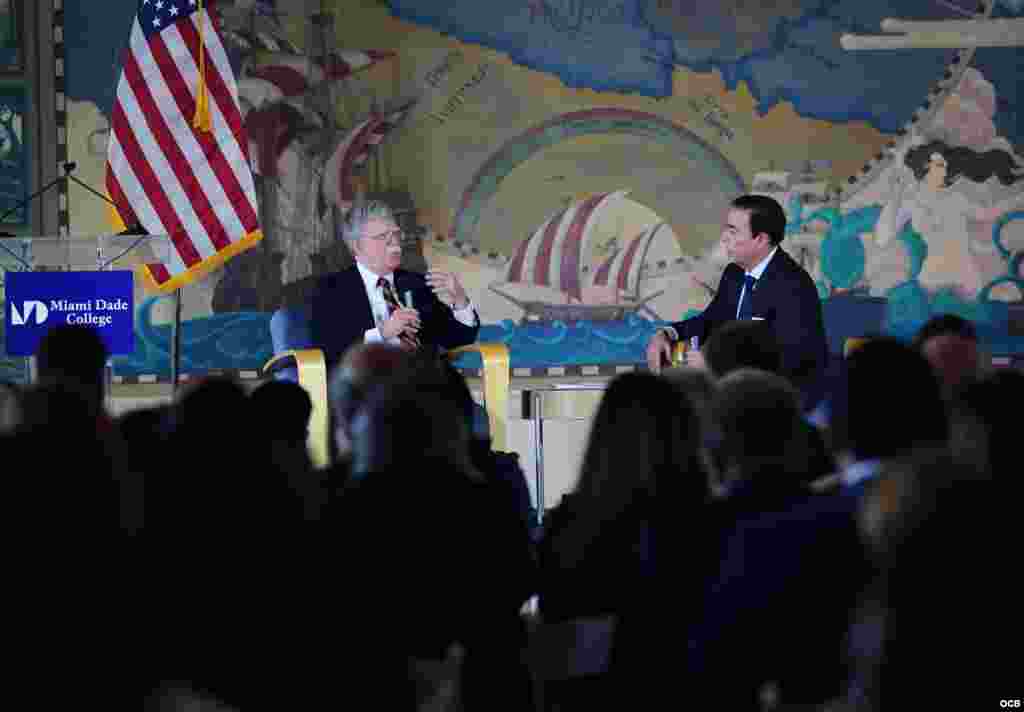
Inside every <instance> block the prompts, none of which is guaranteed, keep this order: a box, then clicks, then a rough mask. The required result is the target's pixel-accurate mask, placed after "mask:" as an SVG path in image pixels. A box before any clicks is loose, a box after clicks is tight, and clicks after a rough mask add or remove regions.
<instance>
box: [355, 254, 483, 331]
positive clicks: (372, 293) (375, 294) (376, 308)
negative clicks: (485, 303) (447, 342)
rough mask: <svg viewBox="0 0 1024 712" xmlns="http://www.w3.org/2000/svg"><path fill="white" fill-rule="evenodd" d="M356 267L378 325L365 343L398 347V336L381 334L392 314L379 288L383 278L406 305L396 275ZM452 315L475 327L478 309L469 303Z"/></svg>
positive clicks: (454, 311)
mask: <svg viewBox="0 0 1024 712" xmlns="http://www.w3.org/2000/svg"><path fill="white" fill-rule="evenodd" d="M356 267H358V268H359V276H361V277H362V278H363V286H364V287H365V288H366V296H367V298H368V299H369V300H370V311H372V312H373V321H374V323H376V324H377V326H375V327H374V328H372V329H367V330H366V333H365V334H364V335H363V341H365V342H366V343H368V344H369V343H373V342H378V341H387V342H388V343H389V344H394V345H395V346H398V345H399V344H400V343H401V341H400V340H399V339H398V337H397V336H392V337H391V338H390V339H385V338H384V337H383V336H382V335H381V333H380V327H381V325H382V324H383V323H384V322H385V321H387V320H388V319H389V318H390V314H388V303H387V300H386V299H384V291H383V290H382V289H380V288H379V287H378V286H377V280H378V279H379V278H380V277H382V276H383V277H384V279H386V280H387V281H388V282H390V283H391V289H392V291H394V292H395V296H396V297H398V301H400V302H402V303H403V305H404V303H405V295H404V294H399V293H398V290H396V289H395V275H394V273H391V274H385V275H376V274H374V273H373V272H371V271H370V270H369V269H367V268H366V267H365V266H364V265H363V264H362V263H360V262H356ZM467 299H468V296H467ZM452 313H453V314H454V315H455V318H456V319H457V320H458V321H459V322H461V323H462V324H465V325H466V326H473V325H475V324H476V309H475V308H474V307H473V302H472V301H469V302H468V303H467V304H466V306H464V307H463V308H462V309H455V308H454V307H453V308H452Z"/></svg>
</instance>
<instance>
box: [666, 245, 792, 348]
mask: <svg viewBox="0 0 1024 712" xmlns="http://www.w3.org/2000/svg"><path fill="white" fill-rule="evenodd" d="M778 250H779V248H778V245H776V246H775V247H773V248H772V251H771V252H769V253H768V256H767V257H765V258H764V259H763V260H761V261H760V262H758V263H757V265H756V266H755V267H754V269H752V270H750V271H749V272H744V273H743V274H744V275H748V274H749V275H751V276H753V278H754V279H761V275H763V274H764V271H765V270H766V269H767V268H768V263H769V262H771V261H772V257H775V253H776V252H778ZM755 286H756V285H755ZM746 294H747V283H746V281H744V282H743V286H742V287H741V288H740V300H739V302H737V303H736V316H737V317H738V316H739V315H740V307H741V306H743V298H744V297H745V296H746ZM661 331H664V332H665V333H666V334H668V337H669V338H670V339H671V340H672V341H678V340H679V333H678V332H676V330H675V327H672V326H663V327H661Z"/></svg>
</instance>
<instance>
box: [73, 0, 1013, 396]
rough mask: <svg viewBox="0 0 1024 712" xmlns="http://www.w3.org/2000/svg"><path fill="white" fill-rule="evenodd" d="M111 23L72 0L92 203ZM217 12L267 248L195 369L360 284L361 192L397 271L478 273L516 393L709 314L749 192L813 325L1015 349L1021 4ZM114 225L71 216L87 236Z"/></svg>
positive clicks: (136, 366) (404, 2)
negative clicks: (389, 222) (395, 218)
mask: <svg viewBox="0 0 1024 712" xmlns="http://www.w3.org/2000/svg"><path fill="white" fill-rule="evenodd" d="M108 4H109V8H108V9H107V10H106V11H105V14H104V17H102V18H99V17H97V16H96V15H95V14H94V12H93V10H94V3H86V2H85V1H84V0H65V2H64V6H65V23H66V25H67V28H68V29H67V30H66V31H65V36H66V37H67V38H68V47H67V54H68V77H67V86H68V100H69V124H70V125H69V141H70V144H69V150H70V152H71V156H70V158H71V160H74V161H77V162H78V165H79V169H78V176H79V177H80V178H82V179H83V180H86V181H88V182H90V183H91V184H93V185H102V184H103V181H102V176H103V157H104V156H105V144H106V132H107V130H108V123H107V114H108V113H109V110H110V106H111V104H112V103H113V91H114V87H115V85H116V80H117V75H118V72H119V69H120V65H119V62H118V60H117V55H118V52H119V51H120V47H122V46H123V43H124V38H125V37H127V31H128V25H129V23H130V20H131V17H132V12H133V10H134V6H135V4H134V0H108ZM769 5H770V7H769ZM217 7H218V8H219V10H220V12H221V18H222V20H221V21H222V31H223V33H224V35H225V39H226V40H227V41H228V43H229V45H230V47H231V51H232V61H233V63H234V64H235V67H236V72H237V74H238V77H239V87H240V91H241V95H242V102H243V108H244V111H245V112H246V126H247V128H248V131H249V138H250V143H251V149H252V150H251V155H252V157H253V159H252V160H253V168H254V171H255V173H256V174H257V180H258V182H259V186H258V190H259V195H260V201H261V206H260V207H261V210H260V212H261V215H260V217H261V223H262V226H263V229H264V232H265V234H266V235H267V238H266V239H265V240H264V243H263V244H261V246H260V248H259V249H254V250H250V251H249V252H248V253H245V254H243V255H241V256H239V257H237V258H235V259H234V260H232V261H231V262H230V263H229V264H228V266H227V267H226V268H225V269H223V270H222V271H221V272H219V273H216V274H214V275H212V276H211V277H210V278H208V279H207V280H205V281H204V282H203V283H201V284H197V285H194V286H192V287H190V288H189V289H188V290H186V293H185V316H186V321H185V329H184V348H183V358H182V369H183V370H184V371H186V372H188V371H192V370H194V371H203V370H211V369H213V370H220V369H228V370H231V369H240V370H256V369H258V368H259V367H260V366H261V365H262V364H263V362H265V360H266V359H267V358H268V357H269V356H270V353H271V348H272V347H271V343H270V337H269V329H268V323H269V319H270V315H271V313H272V312H273V310H274V309H276V308H278V307H279V306H282V305H287V304H290V303H296V302H301V300H302V299H303V296H304V294H305V293H306V291H305V290H306V289H307V287H308V285H309V284H310V282H311V280H313V279H315V278H316V277H317V276H318V275H319V274H322V273H323V272H326V271H331V270H334V269H338V268H339V267H340V266H342V265H344V264H347V261H348V260H350V259H351V258H350V256H349V255H348V254H347V252H346V250H345V249H344V246H343V245H342V243H341V242H340V239H339V237H338V235H337V231H336V225H337V224H338V219H339V217H340V216H341V215H342V214H343V213H344V211H345V210H346V209H347V207H348V205H350V204H351V201H352V200H353V198H354V196H356V195H358V194H359V193H368V194H376V195H379V196H383V197H385V198H386V199H388V200H389V201H391V202H392V204H393V205H394V206H395V207H396V208H398V209H399V211H400V218H401V222H402V226H403V229H404V231H405V244H404V246H403V247H404V252H403V257H404V260H405V264H406V265H407V266H409V267H412V268H420V269H422V268H423V267H425V266H426V265H427V264H429V265H432V266H435V267H438V268H442V269H452V270H456V271H458V272H459V273H460V274H462V275H463V278H464V282H465V284H466V286H467V290H468V291H469V292H470V295H471V297H472V299H473V301H474V302H475V304H476V305H477V307H478V310H479V311H480V314H481V317H482V319H483V322H484V327H483V329H482V332H481V340H503V341H505V342H507V343H509V344H510V346H511V347H512V357H513V366H514V367H524V368H531V367H545V366H559V365H606V364H628V363H641V362H642V361H643V352H644V346H645V344H646V342H647V339H648V338H649V337H650V335H651V334H652V333H653V331H654V329H656V328H657V326H658V325H659V324H660V323H662V322H663V321H666V320H675V319H678V318H680V317H681V316H683V315H685V314H686V313H688V312H691V311H694V310H699V309H700V308H702V307H703V305H704V304H706V303H707V301H708V300H709V299H710V297H711V296H712V295H713V292H714V289H715V285H717V282H718V277H719V275H720V274H721V271H722V269H723V268H724V267H725V257H724V254H723V252H722V251H721V249H720V247H719V245H718V233H719V230H720V227H719V226H720V222H721V219H722V214H723V211H724V209H725V207H726V205H727V203H728V201H729V199H730V198H731V197H733V196H735V195H736V194H738V193H740V192H744V191H753V192H762V193H768V194H771V195H774V196H776V197H777V198H778V199H779V200H780V202H782V204H783V205H784V206H785V208H786V210H787V215H788V217H789V226H788V228H787V233H788V235H787V238H786V241H785V243H784V247H785V249H787V250H788V251H789V252H790V253H791V254H793V255H794V256H795V257H797V258H798V259H800V260H801V261H802V262H803V264H804V265H805V266H806V267H807V269H808V270H809V271H810V272H811V274H812V275H813V277H814V278H815V280H816V282H817V284H818V287H819V293H820V294H821V296H822V299H823V300H830V299H833V298H836V297H837V296H840V295H842V296H851V297H857V296H862V297H865V298H869V297H883V298H885V299H886V300H887V302H888V305H889V307H888V309H887V311H886V316H885V323H884V328H885V329H887V330H889V331H891V332H893V333H897V334H910V333H912V331H913V329H915V328H916V327H917V326H918V325H919V324H920V323H922V322H923V321H924V319H926V318H927V317H928V316H929V315H930V314H932V313H934V312H936V311H955V312H957V313H961V314H963V315H965V316H968V317H970V318H972V319H973V320H975V322H976V323H977V324H978V325H979V330H980V331H981V333H982V334H983V335H984V336H985V338H986V339H987V340H988V341H989V345H990V348H991V349H992V350H993V352H996V353H1002V354H1006V353H1024V343H1018V340H1016V337H1012V336H1011V335H1010V334H1009V332H1008V329H1007V326H1006V325H1007V319H1008V316H1007V314H1008V310H1009V309H1010V307H1011V306H1012V305H1015V304H1020V303H1021V302H1022V300H1024V274H1022V266H1021V263H1022V255H1024V159H1022V154H1024V117H1022V113H1021V112H1022V106H1024V96H1021V92H1022V91H1024V86H1022V85H1021V83H1020V82H1019V80H1018V75H1019V72H1020V69H1021V65H1022V63H1024V29H1022V28H1021V25H1020V24H1019V23H1021V22H1024V19H1021V18H1022V16H1024V2H1021V1H1020V0H986V1H985V2H982V3H981V4H980V5H979V3H978V2H977V0H971V1H970V2H968V0H944V1H943V2H934V1H933V0H899V1H898V2H888V1H886V2H883V1H881V0H859V1H856V2H855V1H853V0H814V1H811V0H785V1H780V2H775V3H771V4H768V3H753V2H746V1H745V0H735V1H734V2H721V3H717V4H715V3H695V2H686V1H683V0H493V1H492V2H488V3H481V2H477V1H475V0H391V1H390V2H383V1H379V0H377V1H375V0H320V1H319V2H305V3H302V2H291V3H284V2H280V1H278V2H276V3H275V2H269V1H265V0H236V1H235V2H221V3H219V4H218V5H217ZM894 16H898V17H902V18H906V19H910V20H915V21H921V20H932V21H942V22H957V21H961V20H963V19H965V18H976V19H981V20H985V21H989V22H992V21H1000V22H1002V21H1008V22H1009V23H1010V24H1007V25H1005V26H1006V27H1009V28H1010V34H1011V35H1012V36H1014V37H1016V41H1015V42H1005V41H1004V42H1003V44H1002V46H986V47H980V48H977V49H973V48H967V49H957V48H951V47H942V46H921V45H922V44H923V45H928V44H929V43H928V42H923V43H922V42H914V41H911V42H910V43H909V44H912V45H915V46H906V47H903V48H898V49H887V50H872V49H856V48H853V47H854V46H855V45H856V44H857V42H856V41H854V40H855V39H856V38H858V37H871V36H877V35H881V34H882V22H883V20H884V19H885V18H888V17H894ZM117 18H123V20H122V21H120V22H118V21H117ZM1013 33H1016V34H1015V35H1014V34H1013ZM1005 34H1006V33H1004V35H1005ZM850 37H853V38H854V40H851V39H850ZM931 44H932V45H934V44H935V43H934V42H933V43H931ZM108 218H109V216H108V213H107V210H106V206H104V205H103V204H102V203H101V201H99V200H97V199H95V198H92V197H89V196H80V195H78V194H73V195H72V196H71V222H72V232H73V233H76V234H88V233H93V234H95V233H97V232H102V231H106V230H109V229H110V227H109V219H108ZM137 303H139V304H140V307H139V310H138V314H137V330H136V331H137V336H138V339H137V341H138V344H139V348H138V349H137V352H136V353H135V354H134V355H132V356H131V357H125V358H122V359H120V360H119V361H118V362H117V364H116V369H117V373H118V374H119V375H123V376H126V377H132V376H133V375H136V374H166V373H169V366H168V360H167V354H168V353H169V350H170V349H169V343H170V333H169V332H170V329H169V323H168V322H169V309H168V303H167V300H164V299H160V298H153V297H150V298H147V296H146V295H144V294H140V295H139V298H138V302H137ZM464 365H466V366H467V367H472V366H473V365H474V364H473V362H472V361H471V360H468V357H467V361H465V363H464Z"/></svg>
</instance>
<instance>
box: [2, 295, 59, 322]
mask: <svg viewBox="0 0 1024 712" xmlns="http://www.w3.org/2000/svg"><path fill="white" fill-rule="evenodd" d="M48 316H50V310H49V309H47V308H46V305H45V304H44V303H43V302H37V301H36V300H34V299H30V300H28V301H25V302H22V303H21V313H20V314H19V313H18V306H17V305H16V304H15V303H14V302H11V324H13V325H14V326H25V325H26V324H32V323H35V324H42V323H44V322H45V321H46V317H48Z"/></svg>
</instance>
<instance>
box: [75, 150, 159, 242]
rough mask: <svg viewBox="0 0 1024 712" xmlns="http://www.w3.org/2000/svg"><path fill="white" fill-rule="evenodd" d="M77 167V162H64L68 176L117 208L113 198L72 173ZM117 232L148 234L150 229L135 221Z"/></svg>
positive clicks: (120, 233)
mask: <svg viewBox="0 0 1024 712" xmlns="http://www.w3.org/2000/svg"><path fill="white" fill-rule="evenodd" d="M77 167H78V164H77V163H75V162H74V161H67V162H66V163H65V164H64V171H65V173H67V177H68V178H70V179H71V180H72V181H74V182H75V183H77V184H78V185H80V186H82V187H83V188H85V189H86V190H87V191H89V192H90V193H92V194H93V195H95V196H96V197H97V198H99V199H100V200H102V201H103V202H105V203H109V204H110V205H113V206H114V208H115V209H116V208H117V203H115V202H114V201H113V200H111V199H110V198H109V197H108V196H106V195H104V194H103V193H101V192H99V191H98V190H96V189H95V188H93V187H92V186H91V185H89V184H88V183H84V182H83V181H80V180H79V179H78V178H77V177H75V176H74V175H72V171H74V170H75V168H77ZM117 234H118V235H119V236H131V235H148V234H149V231H148V230H146V228H144V227H142V225H140V224H139V223H135V224H134V225H129V226H128V227H127V228H126V229H124V230H122V231H121V232H119V233H117Z"/></svg>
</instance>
